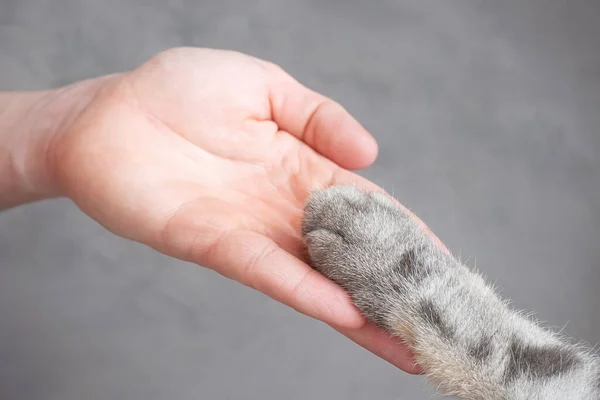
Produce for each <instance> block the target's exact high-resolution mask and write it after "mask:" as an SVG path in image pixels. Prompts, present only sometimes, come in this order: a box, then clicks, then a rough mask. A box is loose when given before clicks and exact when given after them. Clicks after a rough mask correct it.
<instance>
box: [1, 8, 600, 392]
mask: <svg viewBox="0 0 600 400" xmlns="http://www.w3.org/2000/svg"><path fill="white" fill-rule="evenodd" d="M599 18H600V3H598V2H596V1H595V0H590V1H569V2H566V1H559V0H530V1H527V2H524V1H520V0H514V1H502V2H499V1H496V2H492V1H489V2H486V3H484V2H479V1H460V0H455V1H451V2H450V1H444V2H442V1H437V2H432V1H427V0H413V1H391V0H388V1H369V2H367V1H359V0H352V1H350V0H336V1H333V0H326V1H321V0H311V1H296V0H278V1H266V0H263V1H260V0H256V1H248V0H221V1H197V0H151V1H149V0H132V1H127V2H124V1H117V0H103V1H96V0H79V1H77V0H53V1H46V0H0V87H1V88H3V89H35V88H44V87H52V86H56V85H61V84H64V83H67V82H71V81H73V80H77V79H81V78H85V77H91V76H96V75H101V74H106V73H110V72H113V71H118V70H123V69H126V68H130V67H133V66H135V65H136V64H138V63H139V62H142V61H143V60H144V59H146V58H147V57H149V56H150V55H152V54H153V53H155V52H158V51H160V50H162V49H165V48H168V47H172V46H177V45H183V44H185V45H196V46H208V47H220V48H231V49H237V50H241V51H244V52H247V53H251V54H253V55H256V56H259V57H263V58H267V59H270V60H272V61H275V62H277V63H279V64H281V65H282V66H283V67H284V68H286V69H287V70H288V71H290V72H291V73H292V74H293V75H295V76H296V77H297V78H299V79H300V80H302V81H303V82H305V83H306V84H308V85H309V86H311V87H313V88H315V89H317V90H319V91H322V92H324V93H325V94H327V95H330V96H332V97H334V98H335V99H337V100H339V101H340V102H341V103H342V104H344V105H345V106H346V107H347V108H348V109H349V110H350V111H351V112H352V113H354V115H356V117H357V118H358V119H359V120H360V121H361V122H362V123H363V124H364V125H365V126H366V127H367V128H368V129H370V131H371V132H372V133H373V134H374V135H375V136H376V138H377V139H378V141H379V143H380V145H381V153H380V157H379V160H378V161H377V163H376V164H375V165H374V166H373V167H372V168H370V169H369V170H367V171H365V172H364V174H365V175H366V176H367V177H369V178H370V179H372V180H374V181H375V182H377V183H379V184H381V185H383V186H384V187H385V188H387V189H388V190H390V191H393V192H394V193H395V194H396V196H398V197H399V198H400V199H401V200H402V201H403V202H404V203H405V204H407V205H408V206H409V207H411V208H412V209H413V210H414V211H416V212H417V213H418V214H419V215H420V216H421V217H422V218H423V219H424V220H425V221H426V222H427V223H428V224H429V225H430V226H431V227H432V228H433V229H434V230H435V231H436V232H437V233H438V234H439V236H440V237H441V238H442V239H443V240H444V241H445V242H446V243H447V244H448V245H449V247H450V248H451V249H452V250H454V251H455V252H457V253H461V254H462V257H463V258H464V259H468V260H469V263H470V264H471V265H474V264H475V262H476V264H477V267H478V268H479V269H481V270H483V271H484V272H485V273H486V274H487V275H488V276H489V277H490V278H491V279H492V280H494V281H495V282H496V283H497V284H498V285H499V286H500V287H502V288H503V290H502V292H503V293H504V294H505V295H507V296H510V297H512V298H513V300H514V301H515V303H516V304H517V305H518V306H519V307H523V308H527V309H531V310H537V311H538V316H539V317H540V318H541V319H542V320H545V321H548V323H549V324H551V325H553V326H563V325H565V323H567V322H568V324H567V326H566V332H567V333H568V334H570V335H572V336H574V337H576V338H580V339H585V340H587V341H589V342H592V343H593V344H595V343H597V342H598V341H599V339H600V315H599V312H598V305H600V292H599V291H597V290H596V288H597V286H598V284H599V283H600V246H599V240H600V158H599V157H598V152H600V112H599V110H600V50H598V47H597V38H598V36H599V35H600V27H599V25H598V24H597V20H598V19H599ZM0 398H3V399H4V398H6V399H44V400H54V399H56V400H58V399H60V400H71V399H87V400H94V399H134V400H135V399H140V400H142V399H143V400H153V399H171V398H172V399H283V398H285V399H303V400H304V399H331V400H333V399H340V400H342V399H426V398H429V394H428V390H427V389H426V386H425V385H424V384H423V381H422V379H421V378H416V377H412V376H408V375H405V374H403V373H402V372H400V371H398V370H396V369H394V368H393V367H391V366H389V365H387V364H386V363H384V362H383V361H380V360H378V359H376V358H375V357H374V356H372V355H371V354H370V353H368V352H366V351H365V350H362V349H360V348H358V347H357V346H355V345H354V344H352V343H350V342H349V341H347V340H346V339H345V338H343V337H341V336H339V335H337V334H336V333H335V332H333V331H332V330H331V329H329V328H328V327H326V326H324V325H323V324H320V323H317V322H315V321H312V320H309V319H308V318H306V317H303V316H301V315H298V314H296V313H295V312H293V311H291V310H289V309H287V308H285V307H283V306H280V305H278V304H275V303H274V302H273V301H271V300H269V299H267V298H265V297H264V296H262V295H260V294H257V293H254V292H252V291H250V290H249V289H246V288H244V287H242V286H240V285H238V284H235V283H233V282H230V281H226V280H225V279H223V278H221V277H219V276H217V275H216V274H214V273H212V272H210V271H207V270H204V269H202V268H198V267H195V266H192V265H189V264H184V263H180V262H177V261H174V260H170V259H167V258H166V257H163V256H161V255H159V254H156V253H155V252H153V251H151V250H149V249H147V248H144V247H142V246H139V245H136V244H134V243H130V242H127V241H125V240H121V239H119V238H117V237H114V236H111V235H110V234H109V233H107V232H105V231H103V230H102V229H101V228H99V227H98V226H97V225H96V224H95V223H94V222H92V221H91V220H89V219H88V218H87V217H85V216H84V215H82V214H81V213H80V212H79V211H78V210H77V209H76V208H75V207H73V206H72V205H71V204H70V203H69V202H68V201H66V200H58V201H50V202H45V203H41V204H35V205H29V206H26V207H22V208H18V209H14V210H10V211H8V212H6V213H4V214H2V215H0Z"/></svg>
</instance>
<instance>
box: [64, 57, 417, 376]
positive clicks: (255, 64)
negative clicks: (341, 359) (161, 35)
mask: <svg viewBox="0 0 600 400" xmlns="http://www.w3.org/2000/svg"><path fill="white" fill-rule="evenodd" d="M376 153H377V146H376V144H375V142H374V140H373V139H372V138H371V137H370V136H369V135H368V134H367V133H366V132H365V131H364V129H363V128H362V127H361V126H360V125H359V124H358V123H357V122H356V121H354V120H353V119H352V118H351V117H350V116H349V115H348V114H347V113H346V112H345V111H344V110H343V108H342V107H341V106H339V105H338V104H336V103H334V102H332V101H331V100H329V99H327V98H325V97H323V96H321V95H319V94H317V93H315V92H312V91H310V90H308V89H307V88H305V87H303V86H302V85H300V84H299V83H298V82H297V81H295V80H294V79H292V78H291V77H290V76H289V75H287V74H286V73H285V72H283V71H282V70H281V69H280V68H278V67H276V66H274V65H273V64H270V63H267V62H264V61H262V60H258V59H255V58H252V57H249V56H246V55H242V54H239V53H234V52H225V51H217V50H207V49H189V48H188V49H175V50H170V51H167V52H165V53H162V54H159V55H158V56H155V57H154V58H152V59H151V60H149V61H148V62H146V63H145V64H143V65H142V66H141V67H139V68H137V69H135V70H133V71H130V72H127V73H125V74H120V75H114V76H111V77H108V78H104V79H103V81H102V85H101V87H100V89H99V90H98V91H97V92H96V94H95V97H94V99H93V100H92V101H91V102H90V104H89V106H87V107H86V108H85V109H84V110H83V112H81V113H80V114H79V115H78V116H77V117H76V118H75V119H74V121H73V123H72V124H71V125H70V127H69V129H68V130H66V131H65V132H64V133H63V134H62V135H61V136H60V137H58V138H57V140H56V143H55V145H54V155H55V162H54V164H55V166H56V175H57V177H58V182H59V185H60V187H61V190H62V191H63V193H64V194H65V195H67V196H69V197H70V198H72V199H73V200H74V201H75V203H76V204H77V205H78V206H79V207H80V208H81V209H82V210H83V211H84V212H86V213H87V214H88V215H90V216H91V217H93V218H94V219H96V220H97V221H98V222H99V223H101V224H102V225H104V226H105V227H106V228H108V229H109V230H111V231H112V232H114V233H116V234H118V235H120V236H123V237H127V238H130V239H133V240H136V241H139V242H142V243H145V244H147V245H149V246H152V247H153V248H155V249H157V250H159V251H161V252H163V253H165V254H168V255H171V256H174V257H177V258H179V259H182V260H186V261H192V262H195V263H197V264H199V265H203V266H207V267H210V268H212V269H214V270H216V271H217V272H219V273H220V274H222V275H224V276H227V277H229V278H231V279H235V280H237V281H239V282H241V283H243V284H245V285H248V286H250V287H253V288H255V289H257V290H260V291H261V292H263V293H265V294H267V295H269V296H270V297H272V298H274V299H276V300H278V301H280V302H282V303H285V304H287V305H289V306H291V307H293V308H294V309H296V310H298V311H300V312H302V313H304V314H307V315H309V316H311V317H314V318H317V319H320V320H322V321H324V322H326V323H328V324H330V325H332V326H333V327H334V328H335V329H337V330H339V331H340V332H342V333H344V334H346V335H347V336H348V337H350V338H351V339H353V340H355V341H356V342H357V343H359V344H361V345H363V346H365V347H367V348H368V349H370V350H371V351H373V352H375V353H376V354H378V355H380V356H381V357H383V358H386V359H387V360H389V361H391V362H393V363H394V364H396V365H397V366H399V367H401V368H402V369H405V370H409V371H412V363H411V361H410V359H409V357H408V355H407V353H406V351H405V349H404V348H403V347H402V346H400V345H398V344H396V343H395V342H394V341H392V340H391V339H389V338H387V337H386V336H385V335H383V334H381V332H379V331H378V330H377V329H375V328H374V327H372V326H370V325H368V324H365V321H364V320H363V318H362V317H361V316H360V315H359V314H358V312H357V310H356V309H355V308H354V307H353V306H352V305H351V303H350V300H349V298H348V297H347V295H346V294H345V292H344V291H343V290H342V289H341V288H340V287H338V286H337V285H335V284H333V283H332V282H330V281H329V280H327V279H325V278H324V277H323V276H321V275H319V274H318V273H316V272H315V271H314V270H312V269H311V268H310V267H309V266H308V265H307V264H306V263H305V262H304V261H303V256H302V249H303V245H302V240H301V236H300V232H299V231H300V230H299V226H300V219H301V217H302V207H303V205H304V202H305V200H306V197H307V196H308V193H309V192H310V191H311V190H312V189H315V188H317V187H324V186H328V185H331V184H337V183H353V184H357V185H360V186H363V187H370V188H373V187H374V186H373V185H372V184H371V183H369V182H368V181H366V180H364V179H361V178H360V177H358V176H357V175H355V174H352V173H351V172H348V171H347V170H346V169H358V168H363V167H366V166H368V165H369V164H370V163H371V162H373V160H374V159H375V157H376ZM344 168H346V169H344Z"/></svg>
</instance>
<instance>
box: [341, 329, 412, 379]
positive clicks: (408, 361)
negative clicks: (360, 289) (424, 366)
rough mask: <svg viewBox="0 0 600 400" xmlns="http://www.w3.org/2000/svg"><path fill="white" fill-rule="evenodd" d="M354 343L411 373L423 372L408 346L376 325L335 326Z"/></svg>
mask: <svg viewBox="0 0 600 400" xmlns="http://www.w3.org/2000/svg"><path fill="white" fill-rule="evenodd" d="M333 328H334V329H335V330H336V331H338V332H340V333H341V334H343V335H345V336H346V337H348V338H349V339H350V340H352V341H353V342H354V343H356V344H358V345H359V346H362V347H364V348H365V349H367V350H369V351H370V352H371V353H373V354H375V355H376V356H378V357H380V358H383V359H384V360H386V361H387V362H389V363H391V364H393V365H395V366H396V367H398V368H400V369H401V370H403V371H405V372H408V373H409V374H415V375H416V374H422V373H423V371H422V370H421V368H419V366H418V365H416V364H415V362H414V355H413V354H412V352H411V351H410V350H409V349H408V347H407V346H406V345H405V344H403V343H402V342H400V341H398V339H395V338H393V337H391V336H389V335H387V334H385V332H383V331H382V330H381V329H379V328H377V327H376V326H374V325H371V324H366V325H364V326H363V327H361V328H358V329H348V328H339V327H333Z"/></svg>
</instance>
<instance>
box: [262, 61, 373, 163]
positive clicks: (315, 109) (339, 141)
mask: <svg viewBox="0 0 600 400" xmlns="http://www.w3.org/2000/svg"><path fill="white" fill-rule="evenodd" d="M269 71H270V72H271V75H270V81H269V100H270V104H271V115H272V118H273V120H274V121H275V123H276V124H277V125H278V126H279V129H281V130H283V131H286V132H289V133H291V134H292V135H294V136H296V137H297V138H298V139H300V140H302V141H304V142H305V143H306V144H308V145H309V146H310V147H312V148H313V149H315V150H316V151H317V152H319V153H320V154H322V155H323V156H325V157H327V158H329V159H330V160H332V161H333V162H335V163H336V164H338V165H340V166H341V167H343V168H347V169H361V168H365V167H368V166H369V165H371V164H372V163H373V161H375V158H376V157H377V142H375V139H374V138H373V137H372V136H371V135H370V134H369V133H368V132H367V131H366V130H365V128H363V127H362V126H361V125H360V124H359V123H358V122H357V121H356V120H355V119H354V118H352V116H351V115H350V114H349V113H348V112H347V111H346V110H345V109H344V108H343V107H342V106H341V105H340V104H338V103H336V102H334V101H333V100H331V99H329V98H327V97H325V96H323V95H321V94H319V93H316V92H314V91H312V90H310V89H308V88H306V87H305V86H303V85H302V84H300V83H299V82H298V81H296V80H295V79H293V78H292V77H291V76H289V75H288V74H287V73H285V72H284V71H282V70H281V69H280V68H278V67H274V66H271V67H270V68H269Z"/></svg>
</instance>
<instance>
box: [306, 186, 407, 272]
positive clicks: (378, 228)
mask: <svg viewBox="0 0 600 400" xmlns="http://www.w3.org/2000/svg"><path fill="white" fill-rule="evenodd" d="M413 230H414V222H412V219H411V218H410V217H409V216H408V214H407V213H406V212H404V210H402V209H401V208H400V207H399V206H398V205H397V204H396V203H395V202H394V201H393V200H392V199H391V198H390V197H389V196H387V195H386V194H383V193H378V192H367V191H363V190H360V189H358V188H356V187H354V186H334V187H330V188H327V189H323V190H317V191H315V192H313V193H312V194H311V195H310V197H309V199H308V201H307V203H306V206H305V209H304V218H303V221H302V235H303V236H304V239H305V241H306V244H307V247H308V253H309V257H310V260H311V264H312V266H313V268H315V269H317V270H318V271H320V272H321V273H323V274H324V275H326V276H327V277H329V278H331V279H334V280H336V281H338V283H339V280H340V279H343V278H344V277H347V276H348V275H356V274H355V272H356V269H357V268H363V269H364V268H366V266H367V265H368V264H369V262H371V261H374V260H375V259H378V258H381V257H382V256H385V254H386V253H387V250H389V249H392V248H393V249H398V248H399V247H402V246H401V242H402V241H403V239H404V238H405V237H406V233H407V232H412V231H413ZM394 252H395V251H394ZM350 269H352V270H353V272H354V273H352V274H351V273H350V272H351V271H350ZM344 280H345V279H344Z"/></svg>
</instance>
